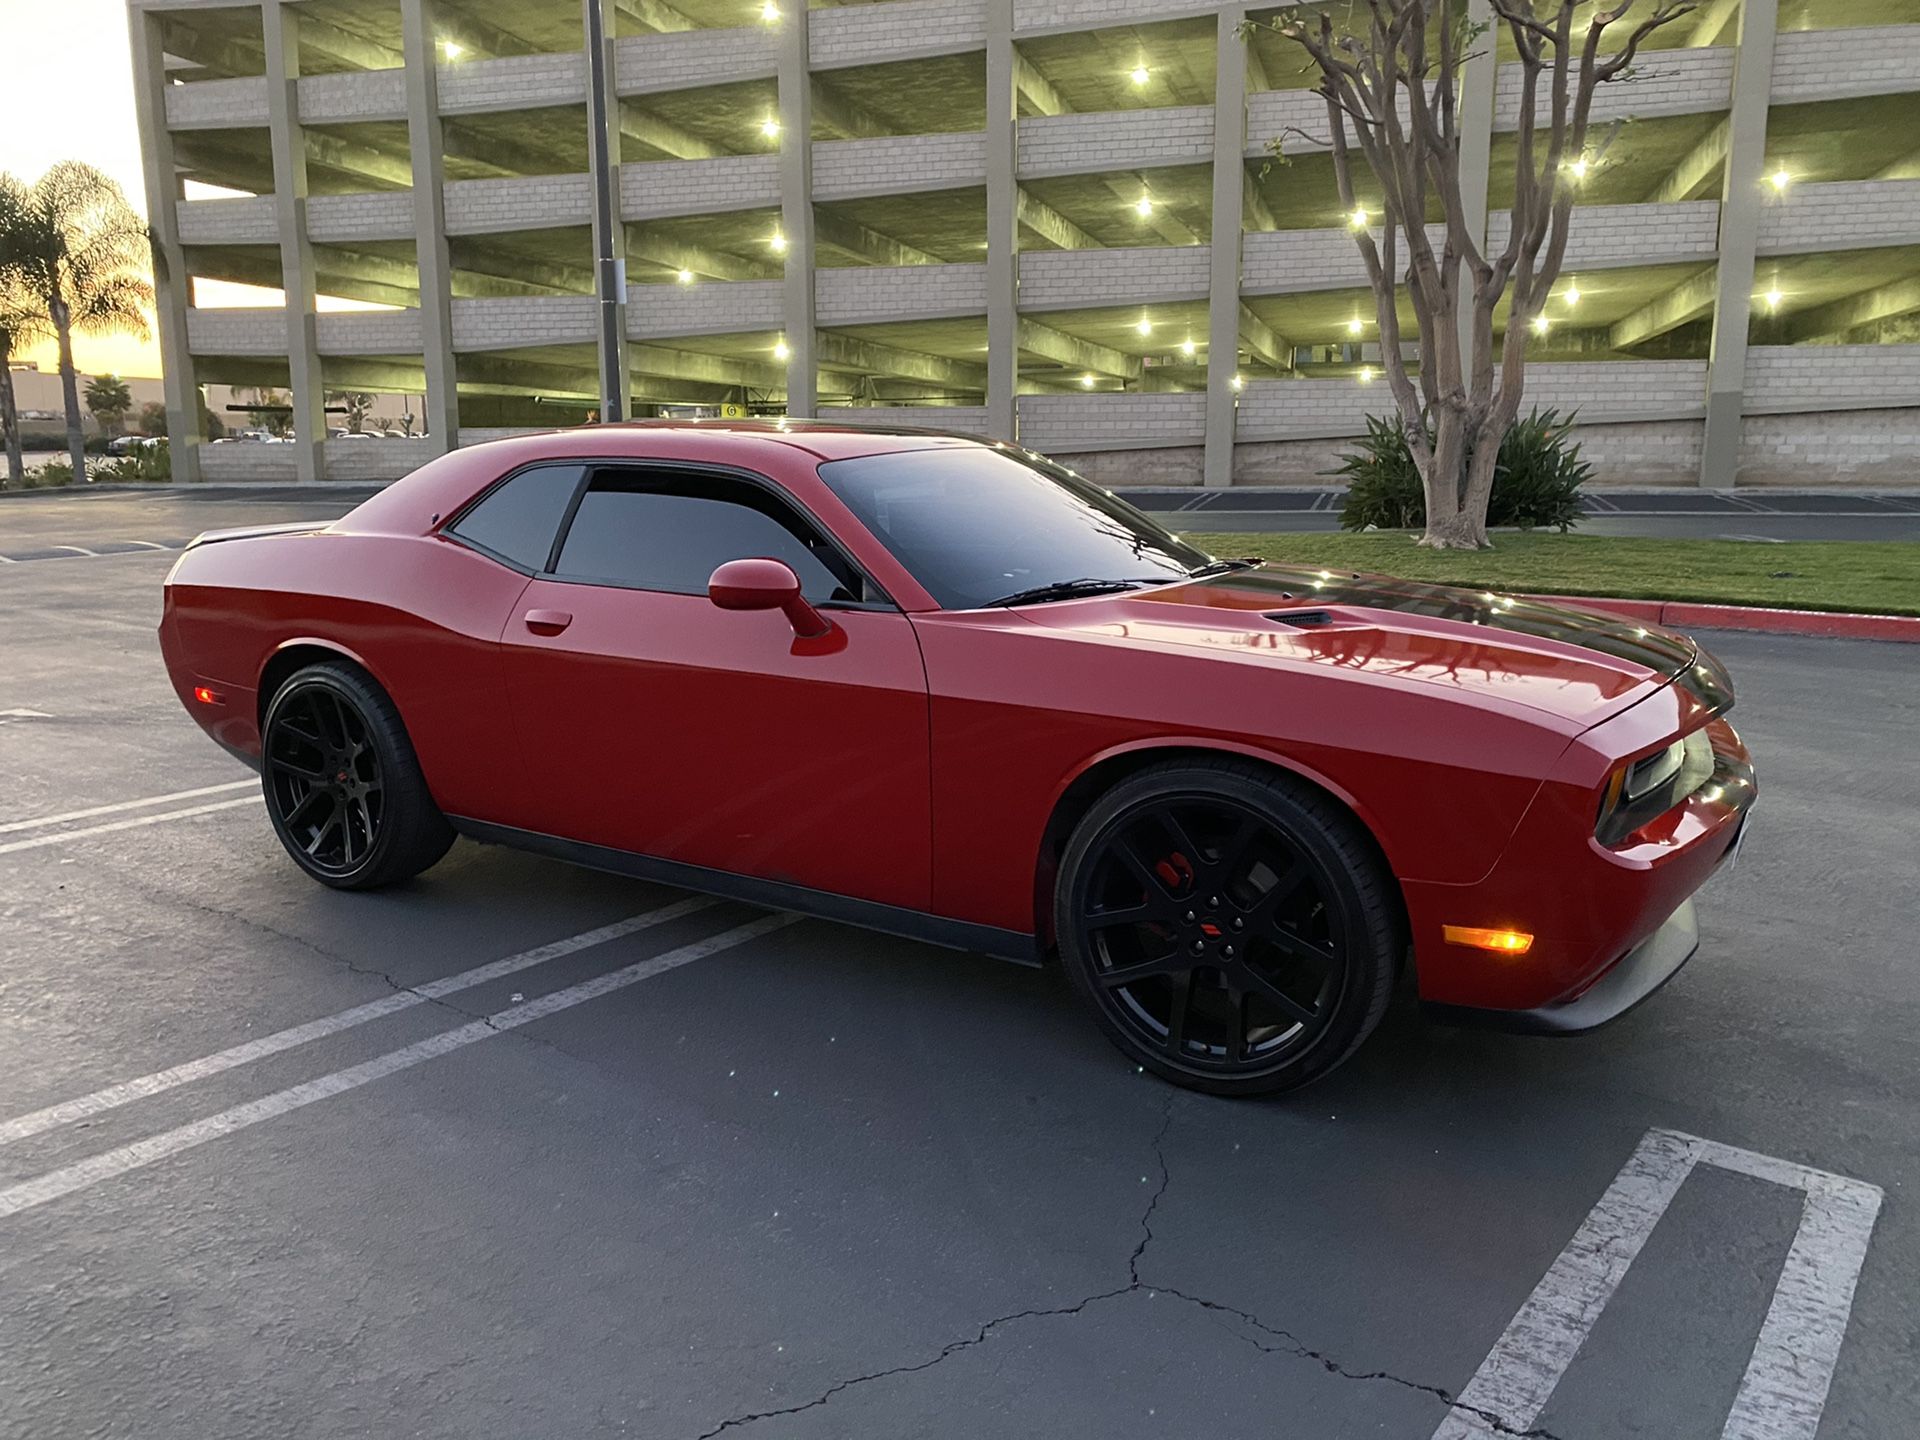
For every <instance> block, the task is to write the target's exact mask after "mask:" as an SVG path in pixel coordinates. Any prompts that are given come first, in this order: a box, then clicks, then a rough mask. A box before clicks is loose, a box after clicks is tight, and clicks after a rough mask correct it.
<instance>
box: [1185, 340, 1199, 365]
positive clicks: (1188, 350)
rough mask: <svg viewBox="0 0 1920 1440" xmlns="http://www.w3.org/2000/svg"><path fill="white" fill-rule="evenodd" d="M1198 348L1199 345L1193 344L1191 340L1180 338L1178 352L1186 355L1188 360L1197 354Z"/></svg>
mask: <svg viewBox="0 0 1920 1440" xmlns="http://www.w3.org/2000/svg"><path fill="white" fill-rule="evenodd" d="M1199 350H1200V347H1199V346H1198V345H1196V344H1194V343H1193V341H1192V340H1182V341H1181V342H1180V353H1181V354H1182V355H1184V356H1186V357H1187V358H1188V359H1189V360H1191V359H1192V358H1193V357H1194V356H1195V355H1196V354H1198V353H1199Z"/></svg>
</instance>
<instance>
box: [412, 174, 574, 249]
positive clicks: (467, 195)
mask: <svg viewBox="0 0 1920 1440" xmlns="http://www.w3.org/2000/svg"><path fill="white" fill-rule="evenodd" d="M443 193H444V194H445V196H446V202H447V233H448V234H449V235H488V234H494V233H497V232H499V231H503V230H542V229H547V228H549V227H552V226H555V225H587V224H590V223H592V220H593V181H592V179H591V177H589V176H586V175H534V176H529V177H527V178H525V179H511V180H449V181H448V182H447V184H446V187H445V190H444V192H443Z"/></svg>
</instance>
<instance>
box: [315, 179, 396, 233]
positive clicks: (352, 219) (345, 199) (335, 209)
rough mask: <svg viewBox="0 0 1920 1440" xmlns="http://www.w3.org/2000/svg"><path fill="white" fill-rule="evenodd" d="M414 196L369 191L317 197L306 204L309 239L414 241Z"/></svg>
mask: <svg viewBox="0 0 1920 1440" xmlns="http://www.w3.org/2000/svg"><path fill="white" fill-rule="evenodd" d="M413 234H414V231H413V192H412V191H411V190H379V191H369V192H368V193H366V194H362V195H315V196H314V197H313V198H312V199H310V200H308V201H307V236H308V238H309V239H313V240H319V241H322V242H327V241H333V240H411V239H412V238H413Z"/></svg>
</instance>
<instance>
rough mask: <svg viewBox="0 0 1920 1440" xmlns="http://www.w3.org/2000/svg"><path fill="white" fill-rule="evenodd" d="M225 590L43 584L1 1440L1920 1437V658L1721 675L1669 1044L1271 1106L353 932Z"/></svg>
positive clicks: (1774, 643) (539, 872)
mask: <svg viewBox="0 0 1920 1440" xmlns="http://www.w3.org/2000/svg"><path fill="white" fill-rule="evenodd" d="M3 503H5V505H6V509H5V510H4V511H0V525H10V524H13V523H15V521H14V518H13V517H15V516H16V514H17V513H19V512H16V511H15V509H14V506H16V505H18V504H21V503H23V502H17V501H15V502H3ZM129 503H130V504H134V503H137V504H142V505H151V506H155V507H157V509H156V510H155V512H154V513H156V514H158V513H165V514H166V515H167V516H169V517H171V516H173V515H175V514H176V513H178V512H180V511H182V510H184V509H185V508H186V507H187V506H188V505H191V506H194V507H198V506H206V507H207V509H205V510H201V509H199V508H194V509H193V512H192V513H193V514H194V515H195V516H199V515H202V514H206V515H209V516H210V515H212V514H214V513H216V512H217V513H218V514H219V515H220V519H219V521H218V522H217V523H221V524H228V523H236V516H238V515H240V514H242V513H243V512H244V514H245V516H246V517H247V518H257V519H260V520H268V519H275V518H287V510H288V507H289V505H290V504H292V505H299V504H304V503H306V502H305V501H293V502H289V501H286V500H284V499H281V498H274V499H272V500H265V499H261V500H255V501H250V502H244V503H242V502H231V501H224V500H223V501H193V502H184V503H183V502H178V501H175V502H172V503H171V504H166V503H163V502H158V501H146V500H144V499H143V500H140V501H137V502H129ZM95 505H102V506H103V510H112V509H114V508H116V507H114V506H106V505H105V504H104V497H101V498H99V499H92V498H90V499H87V500H84V501H79V502H75V503H74V505H73V509H71V510H69V511H67V512H65V513H69V514H71V513H77V512H78V510H79V509H80V508H82V507H91V506H95ZM208 523H213V522H211V521H209V522H208ZM183 528H187V529H197V528H204V526H203V525H202V524H200V523H198V522H196V523H193V524H190V525H188V526H185V527H183ZM104 533H105V532H104V531H102V532H100V534H101V535H104ZM95 538H100V536H99V535H96V536H95ZM171 563H172V559H171V557H170V556H167V555H164V554H159V553H147V554H122V555H102V556H99V557H97V558H94V559H91V560H88V561H87V562H86V563H84V564H82V563H75V564H53V563H48V564H24V563H23V564H16V565H12V566H0V606H4V611H5V614H6V616H7V624H6V626H5V629H4V632H3V633H0V774H3V775H4V777H5V780H6V784H5V786H4V787H3V788H0V917H4V924H0V1435H7V1436H15V1435H17V1436H22V1437H41V1436H47V1437H52V1436H62V1437H64V1436H77V1435H101V1436H139V1437H141V1440H173V1437H181V1440H216V1437H236V1440H238V1437H246V1440H259V1437H263V1436H280V1435H296V1434H297V1435H300V1436H303V1437H334V1436H341V1437H345V1436H378V1437H388V1436H401V1435H406V1436H433V1437H439V1436H445V1437H456V1436H457V1437H463V1440H471V1437H491V1436H513V1437H518V1436H539V1437H557V1436H566V1437H585V1436H646V1437H662V1440H695V1437H714V1436H717V1435H720V1434H726V1435H730V1436H733V1435H737V1436H741V1437H744V1440H799V1437H820V1440H827V1437H847V1436H862V1437H865V1436H882V1437H887V1440H899V1437H942V1440H945V1437H953V1440H960V1437H978V1436H984V1435H993V1436H1023V1437H1024V1436H1035V1437H1038V1436H1046V1437H1050V1440H1053V1437H1083V1436H1084V1437H1088V1440H1094V1437H1099V1440H1115V1437H1134V1436H1139V1437H1169V1440H1192V1437H1210V1440H1239V1437H1255V1436H1261V1437H1268V1436H1299V1437H1310V1440H1337V1437H1361V1436H1366V1437H1382V1436H1385V1437H1408V1440H1429V1437H1435V1436H1448V1437H1458V1436H1462V1435H1472V1434H1510V1433H1515V1432H1520V1431H1524V1432H1526V1433H1529V1434H1537V1435H1544V1436H1551V1437H1557V1440H1612V1437H1627V1436H1657V1437H1661V1440H1675V1437H1696V1436H1697V1437H1702V1440H1711V1437H1714V1436H1719V1435H1722V1433H1723V1431H1724V1433H1726V1434H1730V1435H1731V1434H1738V1435H1745V1436H1765V1437H1787V1436H1795V1437H1805V1436H1812V1435H1814V1434H1815V1432H1816V1429H1817V1433H1818V1435H1819V1436H1820V1437H1823V1440H1835V1437H1843V1436H1844V1437H1860V1440H1866V1437H1873V1440H1892V1437H1902V1436H1908V1435H1913V1434H1916V1433H1920V1367H1916V1365H1915V1364H1914V1356H1915V1354H1916V1351H1917V1349H1920V1324H1917V1322H1916V1308H1915V1300H1914V1297H1915V1296H1916V1295H1917V1294H1920V1223H1917V1222H1916V1215H1915V1210H1914V1206H1913V1197H1914V1195H1915V1194H1916V1193H1917V1192H1920V1126H1917V1125H1916V1122H1915V1116H1916V1114H1920V1108H1917V1106H1920V1051H1916V1048H1915V1046H1914V1044H1913V1036H1914V1035H1915V1034H1916V1033H1920V986H1917V985H1916V979H1915V971H1914V965H1913V954H1914V952H1913V935H1914V932H1915V928H1916V925H1915V922H1916V919H1920V916H1917V915H1916V901H1915V898H1914V897H1915V892H1914V885H1913V853H1914V847H1913V834H1914V832H1913V818H1912V817H1913V816H1914V814H1915V813H1916V806H1920V755H1916V753H1915V750H1914V747H1913V745H1912V743H1911V737H1912V736H1913V734H1914V733H1916V728H1920V667H1916V666H1915V664H1914V663H1913V660H1912V657H1911V656H1910V655H1908V654H1907V653H1906V649H1907V647H1901V646H1894V645H1875V644H1871V643H1863V642H1845V641H1827V640H1809V639H1798V638H1783V637H1759V636H1746V635H1731V634H1728V635H1712V636H1708V637H1705V638H1707V640H1708V642H1709V643H1710V645H1711V647H1712V648H1713V649H1714V650H1715V651H1716V652H1717V653H1718V654H1719V655H1720V656H1721V657H1722V658H1723V659H1724V660H1725V661H1726V662H1727V663H1728V664H1729V665H1730V666H1731V668H1732V670H1733V673H1734V675H1735V677H1736V681H1737V684H1738V687H1739V695H1740V699H1739V704H1738V706H1737V708H1736V710H1735V712H1734V719H1735V721H1736V723H1737V724H1738V725H1739V726H1740V728H1741V730H1742V733H1743V735H1744V736H1745V738H1746V739H1747V740H1748V742H1749V743H1750V745H1751V746H1752V748H1753V750H1754V753H1755V756H1756V759H1757V762H1758V764H1759V767H1760V775H1761V786H1762V793H1761V799H1760V801H1759V804H1758V807H1757V808H1756V810H1755V812H1754V815H1755V818H1754V826H1753V831H1752V838H1751V840H1750V842H1749V843H1748V845H1747V846H1746V848H1745V852H1744V854H1743V855H1742V857H1741V859H1740V861H1739V864H1738V866H1737V868H1736V869H1734V870H1733V871H1732V872H1731V873H1723V874H1722V875H1720V876H1718V877H1716V878H1715V879H1714V880H1713V881H1712V882H1711V883H1710V884H1709V886H1708V888H1707V890H1706V891H1705V892H1704V893H1703V895H1702V896H1701V898H1700V906H1699V911H1700V924H1701V930H1702V935H1703V942H1702V948H1701V952H1700V954H1699V955H1698V957H1697V958H1696V959H1695V960H1694V961H1693V963H1692V964H1691V965H1689V966H1688V967H1687V968H1686V969H1685V970H1684V971H1682V972H1681V974H1680V975H1679V976H1678V977H1676V979H1675V980H1674V981H1673V982H1672V983H1671V984H1670V985H1669V986H1668V987H1667V988H1666V989H1665V990H1663V991H1662V992H1661V993H1659V994H1658V995H1657V996H1655V997H1654V998H1653V999H1652V1000H1650V1001H1649V1002H1648V1003H1647V1004H1645V1005H1643V1006H1642V1007H1641V1008H1640V1009H1638V1010H1637V1011H1635V1012H1634V1013H1632V1014H1631V1015H1629V1016H1628V1017H1626V1018H1625V1019H1624V1020H1622V1021H1620V1022H1619V1023H1618V1024H1616V1025H1614V1026H1612V1027H1610V1028H1608V1029H1605V1030H1602V1031H1600V1032H1598V1033H1595V1034H1592V1035H1589V1036H1585V1037H1581V1038H1577V1039H1561V1040H1555V1039H1540V1038H1526V1037H1515V1036H1507V1035H1501V1034H1496V1033H1487V1032H1481V1031H1469V1030H1456V1029H1448V1028H1442V1027H1439V1026H1436V1025H1433V1024H1430V1023H1428V1022H1427V1021H1425V1020H1423V1019H1422V1018H1421V1016H1420V1015H1419V1014H1418V1012H1417V1009H1416V1008H1415V1007H1413V1006H1412V1005H1411V1004H1410V1003H1407V998H1406V997H1402V1001H1401V1003H1400V1004H1398V1005H1397V1006H1396V1007H1395V1009H1394V1010H1393V1011H1392V1012H1391V1013H1390V1014H1389V1016H1388V1019H1387V1021H1386V1022H1385V1024H1384V1025H1383V1026H1382V1028H1381V1030H1380V1031H1379V1032H1378V1034H1376V1036H1375V1037H1374V1039H1373V1040H1372V1041H1371V1042H1370V1043H1369V1045H1368V1046H1367V1047H1365V1048H1364V1049H1363V1050H1362V1051H1361V1053H1360V1054H1359V1055H1358V1056H1357V1057H1356V1058H1355V1059H1354V1060H1353V1061H1352V1062H1351V1063H1350V1064H1349V1065H1347V1066H1346V1067H1345V1068H1344V1069H1342V1070H1341V1071H1339V1072H1337V1073H1336V1074H1335V1075H1334V1076H1333V1077H1331V1078H1330V1079H1329V1080H1328V1081H1326V1082H1324V1083H1322V1084H1320V1085H1318V1086H1316V1087H1314V1088H1312V1089H1310V1090H1308V1091H1306V1092H1304V1093H1301V1094H1298V1095H1296V1096H1293V1097H1289V1098H1284V1099H1279V1100H1274V1101H1266V1102H1254V1103H1249V1102H1227V1101H1220V1100H1213V1099H1208V1098H1204V1097H1200V1096H1195V1095H1191V1094H1187V1093H1184V1092H1180V1091H1176V1090H1173V1089H1170V1088H1168V1087H1167V1086H1165V1085H1163V1084H1161V1083H1159V1082H1158V1081H1156V1080H1154V1079H1152V1078H1151V1077H1148V1076H1144V1075H1141V1074H1138V1073H1136V1072H1135V1071H1134V1070H1133V1069H1132V1068H1131V1067H1129V1066H1127V1065H1126V1064H1124V1063H1123V1062H1122V1061H1121V1060H1120V1059H1119V1057H1118V1056H1117V1055H1116V1054H1115V1053H1114V1052H1113V1051H1112V1050H1111V1049H1110V1048H1109V1047H1108V1045H1107V1044H1106V1042H1105V1041H1104V1040H1102V1039H1101V1038H1100V1036H1099V1035H1098V1034H1097V1033H1096V1032H1095V1030H1094V1027H1093V1025H1092V1024H1091V1022H1090V1021H1089V1020H1087V1019H1086V1018H1085V1017H1083V1016H1082V1015H1081V1014H1080V1013H1079V1011H1078V1010H1077V1009H1076V1007H1075V1006H1074V1004H1073V1003H1072V1000H1071V997H1070V996H1069V995H1068V994H1067V992H1066V989H1065V987H1064V986H1063V985H1062V984H1061V983H1060V982H1059V980H1058V979H1057V977H1055V976H1054V975H1053V974H1051V973H1049V972H1044V971H1031V970H1023V969H1020V968H1017V967H1012V966H1007V965H1004V964H1000V963H996V962H993V961H988V960H984V959H981V958H978V957H974V956H968V955H964V954H959V953H955V952H950V951H944V950H938V949H932V948H928V947H924V946H920V945H916V944H912V943H908V942H905V941H900V940H894V939H889V938H885V937H881V936H876V935H872V934H868V933H865V932H861V931H857V930H851V929H847V928H845V927H841V926H836V925H832V924H828V923H824V922H820V921H813V920H806V921H798V922H793V923H781V921H782V918H783V917H768V916H766V915H764V914H763V913H762V912H758V911H754V910H752V909H750V908H748V907H744V906H738V905H731V904H704V905H703V904H693V903H690V897H687V896H685V895H683V894H680V893H677V892H673V891H670V890H666V889H663V888H660V887H657V886H649V885H644V884H639V883H636V882H631V881H627V880H622V879H618V878H614V877H609V876H605V875H599V874H594V873H590V872H587V871H583V870H576V869H571V868H568V867H565V866H562V865H559V864H556V863H552V862H548V861H544V860H539V859H533V858H529V857H525V856H521V855H517V854H512V853H509V852H506V851H501V850H496V849H487V848H483V847H480V846H476V845H472V844H470V843H467V842H464V841H463V842H461V843H460V844H459V845H457V846H456V847H455V849H454V850H453V852H452V853H451V854H450V855H449V856H448V858H447V859H446V860H445V861H443V862H442V863H441V864H440V865H439V866H437V867H436V868H435V869H434V870H432V871H430V872H429V873H428V874H427V875H425V876H424V877H422V878H421V879H419V880H418V881H416V882H414V883H412V884H409V885H407V886H404V887H401V888H399V889H396V890H393V891H391V892H386V893H381V894H375V895H341V894H336V893H333V892H331V891H327V890H325V889H323V888H321V887H319V886H317V885H315V884H313V883H311V882H310V881H307V880H306V879H304V878H303V877H302V876H301V875H299V874H298V872H296V871H295V869H294V867H293V866H292V864H291V863H290V862H289V861H287V860H286V859H285V858H284V856H283V855H282V854H281V853H280V851H279V848H278V846H277V845H276V843H275V842H274V840H273V838H272V835H271V832H270V830H269V828H268V826H267V822H266V819H265V816H264V814H263V812H262V810H261V808H260V805H259V803H258V798H257V791H256V789H254V788H253V786H252V785H251V783H250V781H249V776H248V772H246V771H245V770H243V769H241V768H240V767H238V766H237V765H236V764H235V763H234V762H232V761H231V760H229V759H228V758H227V757H225V756H224V755H222V754H221V753H220V752H219V751H218V750H217V749H215V748H214V747H213V746H212V745H211V744H210V743H208V742H207V741H206V740H205V739H204V738H203V737H202V736H201V735H200V733H199V732H198V730H197V729H196V728H195V727H194V726H193V725H192V724H191V723H190V722H189V721H188V719H187V717H186V716H185V715H184V714H182V713H181V712H180V708H179V705H178V703H177V701H176V700H175V699H174V697H173V695H172V693H171V691H170V689H169V688H168V686H167V684H166V681H165V678H164V675H163V673H162V671H161V668H160V664H159V659H158V655H157V653H156V648H155V643H154V638H153V626H154V624H155V622H156V620H157V618H158V610H159V586H160V581H161V578H162V577H163V575H164V574H165V572H166V569H167V567H168V566H169V565H170V564H171ZM716 783H721V782H719V781H718V780H717V781H716ZM481 967H487V968H481ZM476 971H477V972H478V973H476ZM1882 1197H1884V1198H1883V1199H1882ZM1875 1203H1878V1204H1879V1205H1880V1208H1879V1211H1878V1214H1877V1217H1876V1216H1875V1215H1874V1214H1873V1213H1872V1209H1873V1205H1874V1204H1875ZM1629 1262H1630V1263H1629ZM1856 1271H1857V1276H1858V1280H1857V1288H1856V1287H1855V1286H1854V1285H1853V1283H1852V1282H1853V1275H1854V1274H1855V1273H1856ZM1829 1371H1830V1373H1831V1388H1830V1390H1828V1391H1825V1393H1823V1394H1814V1393H1811V1392H1813V1391H1816V1390H1822V1389H1824V1387H1823V1386H1822V1385H1821V1384H1820V1383H1819V1382H1820V1381H1821V1380H1823V1378H1824V1376H1825V1375H1826V1374H1827V1373H1828V1372H1829ZM1463 1394H1464V1400H1462V1397H1463ZM1456 1402H1459V1403H1458V1404H1457V1403H1456ZM1462 1405H1464V1407H1466V1408H1460V1407H1461V1406H1462ZM1529 1411H1531V1412H1532V1413H1531V1414H1530V1415H1529V1414H1528V1412H1529ZM1503 1427H1504V1428H1503Z"/></svg>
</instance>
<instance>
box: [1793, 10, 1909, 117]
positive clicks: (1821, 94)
mask: <svg viewBox="0 0 1920 1440" xmlns="http://www.w3.org/2000/svg"><path fill="white" fill-rule="evenodd" d="M1909 90H1920V25H1877V26H1873V27H1871V28H1862V29H1855V30H1797V31H1792V32H1790V33H1787V34H1783V35H1782V36H1780V38H1779V40H1778V42H1777V44H1776V48H1775V50H1774V52H1773V103H1774V104H1776V105H1787V104H1792V103H1794V102H1796V101H1801V100H1837V99H1843V98H1845V97H1848V96H1853V95H1895V94H1900V93H1903V92H1905V91H1909Z"/></svg>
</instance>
